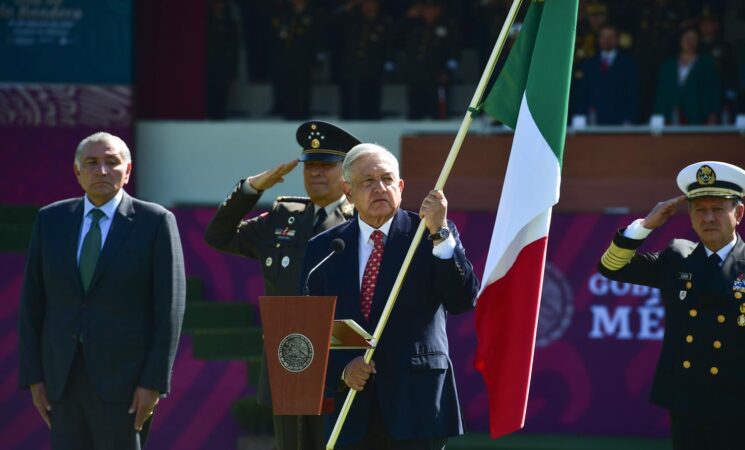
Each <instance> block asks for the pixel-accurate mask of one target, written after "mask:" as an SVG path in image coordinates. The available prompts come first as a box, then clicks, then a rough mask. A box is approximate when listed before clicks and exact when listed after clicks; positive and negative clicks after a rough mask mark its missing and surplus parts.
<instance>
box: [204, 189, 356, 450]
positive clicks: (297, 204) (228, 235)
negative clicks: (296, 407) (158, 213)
mask: <svg viewBox="0 0 745 450" xmlns="http://www.w3.org/2000/svg"><path fill="white" fill-rule="evenodd" d="M245 182H246V180H241V181H240V182H239V183H238V184H237V185H236V187H235V189H233V192H231V193H230V195H229V196H228V198H226V199H225V201H224V202H223V203H222V205H220V207H219V208H218V210H217V213H216V214H215V217H214V218H213V219H212V222H210V224H209V225H208V227H207V230H206V232H205V239H206V240H207V242H208V243H209V244H210V245H211V246H213V247H214V248H216V249H218V250H220V251H224V252H228V253H232V254H236V255H241V256H246V257H249V258H254V259H257V260H259V262H260V263H261V270H262V274H263V277H264V288H265V292H266V295H299V292H298V291H299V289H298V288H299V286H300V280H299V277H300V269H301V267H302V263H303V256H304V255H305V247H306V245H307V243H308V240H309V239H310V238H311V237H312V234H313V226H314V219H315V208H314V206H313V204H312V203H311V202H310V199H308V198H305V197H279V198H277V201H276V202H275V203H274V205H273V206H272V209H271V211H269V212H266V213H263V214H261V215H259V216H257V217H254V218H252V219H250V220H243V218H244V216H245V215H246V214H247V213H248V212H249V211H251V210H252V209H253V208H254V206H256V203H257V202H258V201H259V199H260V198H261V194H260V193H259V194H250V193H248V192H247V191H246V190H245V189H244V188H243V184H244V183H245ZM353 210H354V208H353V206H352V205H351V204H349V203H348V202H347V201H346V199H345V200H344V201H343V202H342V203H341V204H339V206H338V207H337V208H336V210H334V212H333V214H329V215H328V216H327V217H326V220H324V221H323V223H322V224H321V225H319V229H318V230H317V231H318V232H320V231H323V230H326V229H329V228H332V227H334V226H336V225H338V224H340V223H343V222H345V221H346V220H347V219H350V218H351V217H352V215H353ZM257 397H258V401H259V403H260V404H263V405H266V406H271V405H272V400H271V392H270V389H269V377H268V374H267V369H266V364H262V368H261V377H260V379H259V386H258V393H257ZM303 420H304V424H303V434H304V440H305V442H312V444H304V447H303V448H319V449H320V448H323V444H324V443H325V442H324V441H323V439H324V437H323V421H322V418H321V416H305V417H304V418H303ZM274 427H275V436H276V438H277V448H278V449H294V448H296V442H297V417H296V416H275V417H274ZM309 440H310V441H309ZM308 445H313V447H309V446H308Z"/></svg>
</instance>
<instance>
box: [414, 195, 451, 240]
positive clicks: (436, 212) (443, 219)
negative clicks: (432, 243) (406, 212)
mask: <svg viewBox="0 0 745 450" xmlns="http://www.w3.org/2000/svg"><path fill="white" fill-rule="evenodd" d="M447 215H448V200H447V199H446V198H445V194H444V193H443V192H442V191H429V194H427V196H426V197H424V201H423V202H422V206H421V208H419V217H421V218H422V219H423V220H424V223H425V225H427V229H428V230H429V232H430V233H436V232H437V230H439V229H440V228H442V227H446V226H448V222H447Z"/></svg>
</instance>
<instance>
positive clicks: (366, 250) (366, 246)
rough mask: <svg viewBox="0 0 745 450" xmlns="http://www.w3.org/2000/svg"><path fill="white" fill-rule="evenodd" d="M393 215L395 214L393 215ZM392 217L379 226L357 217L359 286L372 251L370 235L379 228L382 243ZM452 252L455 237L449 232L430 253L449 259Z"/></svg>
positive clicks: (386, 236) (385, 238)
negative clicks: (358, 230)
mask: <svg viewBox="0 0 745 450" xmlns="http://www.w3.org/2000/svg"><path fill="white" fill-rule="evenodd" d="M393 217H395V215H394V216H393ZM393 217H391V218H390V219H388V221H387V222H386V223H384V224H383V225H381V226H380V228H373V227H371V226H370V225H368V224H366V223H365V222H364V221H363V220H362V219H359V217H358V219H359V220H358V221H357V222H358V223H359V224H360V239H359V244H358V245H359V250H360V251H359V271H360V273H359V282H360V287H362V276H363V275H364V274H365V266H366V265H367V260H368V259H369V258H370V255H371V254H372V251H373V247H374V244H373V241H372V239H370V235H371V234H372V232H373V231H375V230H380V231H381V232H383V244H385V242H386V241H387V240H388V233H389V232H390V230H391V223H393ZM453 253H455V238H454V237H453V235H452V234H451V235H450V236H448V238H447V239H445V240H444V241H442V242H440V243H439V244H437V245H435V246H434V247H433V248H432V254H433V255H434V256H435V257H437V258H439V259H450V258H452V257H453ZM383 255H385V251H384V252H383Z"/></svg>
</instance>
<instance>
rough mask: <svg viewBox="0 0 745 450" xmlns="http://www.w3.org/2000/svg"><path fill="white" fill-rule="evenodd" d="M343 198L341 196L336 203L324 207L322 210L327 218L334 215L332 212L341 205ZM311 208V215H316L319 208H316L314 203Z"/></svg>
mask: <svg viewBox="0 0 745 450" xmlns="http://www.w3.org/2000/svg"><path fill="white" fill-rule="evenodd" d="M344 198H345V197H344V196H343V195H342V196H341V197H340V198H339V200H337V201H335V202H333V203H329V204H328V205H326V206H324V207H323V209H325V210H326V215H327V216H331V215H333V214H334V211H335V210H336V208H338V207H339V205H341V202H343V201H344ZM313 207H314V208H313V215H315V214H318V210H319V209H321V206H318V205H316V204H315V203H313Z"/></svg>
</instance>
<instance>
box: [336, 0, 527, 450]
mask: <svg viewBox="0 0 745 450" xmlns="http://www.w3.org/2000/svg"><path fill="white" fill-rule="evenodd" d="M521 3H522V0H513V1H512V6H511V7H510V11H509V13H508V14H507V19H506V20H505V21H504V24H502V30H501V31H500V32H499V37H497V42H496V44H495V45H494V48H493V49H492V52H491V56H489V61H488V62H487V64H486V69H485V70H484V72H483V73H482V74H481V80H480V81H479V84H478V86H477V87H476V92H475V93H474V94H473V98H472V99H471V104H470V105H469V108H468V111H467V112H466V114H465V116H464V117H463V122H461V125H460V129H458V134H457V135H456V136H455V140H454V141H453V145H452V146H451V147H450V153H449V154H448V157H447V159H446V160H445V165H444V166H443V168H442V171H441V172H440V177H439V178H438V179H437V183H436V184H435V190H440V189H442V188H444V187H445V182H446V181H447V179H448V176H449V175H450V171H451V170H452V168H453V165H455V159H456V158H457V157H458V153H459V152H460V147H461V145H462V144H463V140H464V139H465V138H466V133H467V132H468V129H469V128H470V127H471V123H473V114H472V112H473V111H476V109H477V108H478V106H479V102H480V101H481V97H482V96H483V95H484V91H485V90H486V85H487V84H488V83H489V78H491V74H492V72H493V71H494V67H495V66H496V65H497V60H499V55H500V54H501V53H502V48H503V47H504V44H505V42H507V36H508V34H509V31H510V28H512V24H513V23H514V22H515V17H517V13H518V11H519V10H520V4H521ZM424 228H425V223H424V221H423V220H422V221H421V222H419V227H418V228H417V230H416V233H415V234H414V238H413V239H412V241H411V245H410V246H409V251H408V252H407V253H406V257H405V258H404V262H403V264H402V265H401V270H400V271H399V272H398V276H397V277H396V281H395V282H394V283H393V288H392V289H391V293H390V294H389V295H388V300H386V304H385V308H384V309H383V313H382V314H381V316H380V320H379V321H378V325H377V326H376V327H375V332H374V333H373V338H374V339H375V340H374V342H380V337H381V336H382V334H383V330H384V329H385V325H386V323H387V322H388V318H389V317H390V315H391V311H392V310H393V306H394V305H395V304H396V298H397V297H398V293H399V291H400V290H401V285H403V282H404V279H405V278H406V272H407V271H408V270H409V265H410V264H411V260H412V259H413V258H414V253H415V252H416V249H417V247H418V246H419V241H420V240H421V239H422V235H424ZM373 353H375V348H370V349H367V350H366V351H365V356H364V359H365V363H367V364H369V363H370V361H372V357H373ZM356 394H357V391H355V390H354V389H350V390H349V392H348V393H347V398H346V399H345V400H344V405H343V406H342V408H341V411H339V417H337V419H336V423H335V424H334V428H333V430H332V431H331V436H329V440H328V442H327V443H326V449H327V450H333V449H334V446H335V445H336V441H337V439H339V434H340V433H341V429H342V427H343V426H344V421H345V420H346V418H347V414H349V409H350V408H351V407H352V402H353V401H354V398H355V396H356Z"/></svg>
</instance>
